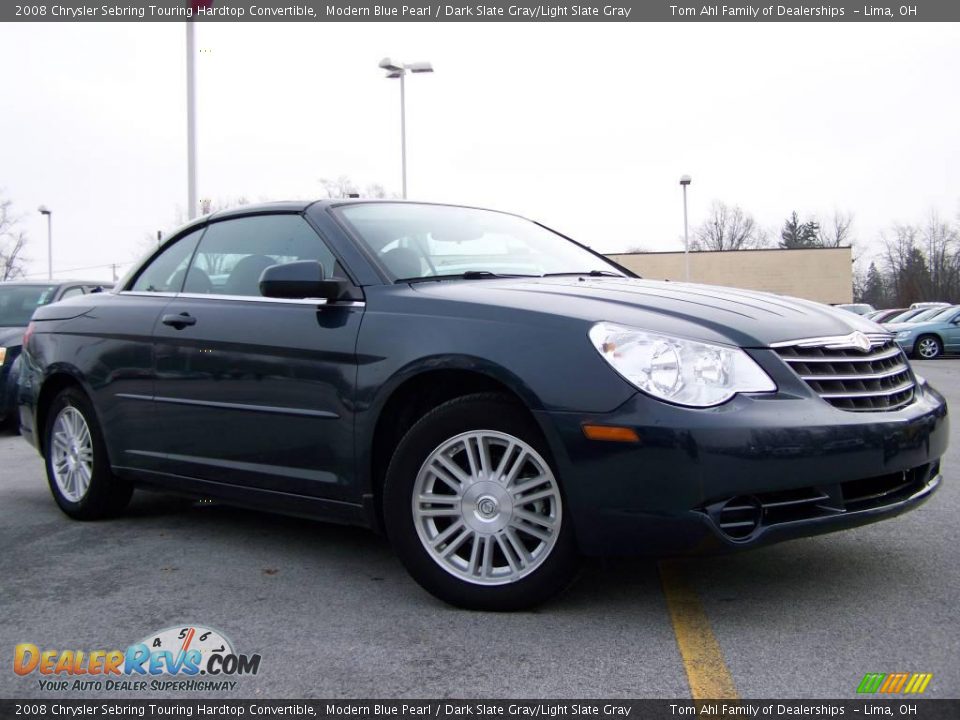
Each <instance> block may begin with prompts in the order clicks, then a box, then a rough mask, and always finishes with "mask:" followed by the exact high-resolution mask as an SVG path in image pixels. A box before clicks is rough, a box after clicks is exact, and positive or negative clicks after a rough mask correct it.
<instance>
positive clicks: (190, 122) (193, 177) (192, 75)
mask: <svg viewBox="0 0 960 720" xmlns="http://www.w3.org/2000/svg"><path fill="white" fill-rule="evenodd" d="M186 25H187V214H188V215H189V217H190V220H193V219H194V218H195V217H196V216H197V87H196V85H197V76H196V69H195V67H194V60H195V55H196V53H195V52H194V48H195V45H196V42H195V40H194V32H193V19H192V18H189V19H188V20H187V22H186Z"/></svg>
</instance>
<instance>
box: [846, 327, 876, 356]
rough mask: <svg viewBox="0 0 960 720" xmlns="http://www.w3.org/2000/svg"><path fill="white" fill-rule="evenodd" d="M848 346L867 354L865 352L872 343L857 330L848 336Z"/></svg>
mask: <svg viewBox="0 0 960 720" xmlns="http://www.w3.org/2000/svg"><path fill="white" fill-rule="evenodd" d="M850 344H851V345H853V346H854V347H855V348H857V349H858V350H862V351H863V352H867V350H869V349H870V347H871V346H872V345H873V343H871V342H870V338H868V337H867V336H866V335H864V334H863V333H862V332H860V331H859V330H858V331H857V332H855V333H853V334H852V335H851V336H850Z"/></svg>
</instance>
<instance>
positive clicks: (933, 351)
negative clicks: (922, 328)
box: [913, 335, 943, 360]
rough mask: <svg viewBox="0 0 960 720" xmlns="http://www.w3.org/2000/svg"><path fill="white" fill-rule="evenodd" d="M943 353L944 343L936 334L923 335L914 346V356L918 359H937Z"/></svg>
mask: <svg viewBox="0 0 960 720" xmlns="http://www.w3.org/2000/svg"><path fill="white" fill-rule="evenodd" d="M941 355H943V343H942V342H941V341H940V338H938V337H937V336H936V335H921V336H920V337H918V338H917V342H916V344H915V345H914V346H913V356H914V357H915V358H917V359H918V360H935V359H936V358H938V357H940V356H941Z"/></svg>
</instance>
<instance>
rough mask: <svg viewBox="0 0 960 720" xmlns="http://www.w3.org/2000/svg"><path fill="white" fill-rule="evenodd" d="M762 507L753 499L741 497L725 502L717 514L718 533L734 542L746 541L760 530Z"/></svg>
mask: <svg viewBox="0 0 960 720" xmlns="http://www.w3.org/2000/svg"><path fill="white" fill-rule="evenodd" d="M762 517H763V506H762V505H761V504H760V501H759V500H757V498H755V497H750V496H745V495H741V496H738V497H735V498H731V499H730V500H727V502H725V503H724V504H723V505H722V506H721V507H720V512H718V513H717V516H716V522H717V526H718V527H719V528H720V532H722V533H723V534H724V535H726V536H727V537H728V538H730V539H731V540H734V541H738V542H740V541H743V540H747V539H749V538H750V537H752V536H753V535H754V533H756V532H757V530H758V529H759V528H760V519H761V518H762Z"/></svg>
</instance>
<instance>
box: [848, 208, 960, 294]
mask: <svg viewBox="0 0 960 720" xmlns="http://www.w3.org/2000/svg"><path fill="white" fill-rule="evenodd" d="M880 241H881V247H882V252H881V253H880V255H879V257H877V258H876V259H875V260H873V261H872V262H871V263H870V265H869V266H868V267H867V269H866V270H865V271H862V272H858V273H856V274H855V275H854V282H853V295H854V299H855V300H856V301H857V302H865V303H870V304H871V305H873V306H874V307H877V308H884V307H908V306H909V305H910V304H911V303H915V302H923V301H932V300H933V301H942V302H949V303H958V304H960V218H958V220H957V221H956V222H949V221H945V220H943V219H942V218H941V217H940V216H939V215H938V214H937V213H936V212H931V213H930V214H929V215H928V216H927V219H926V220H925V221H924V222H922V223H919V224H916V225H908V224H899V223H898V224H895V225H894V226H893V227H892V228H890V230H888V231H886V232H884V233H881V234H880Z"/></svg>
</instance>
